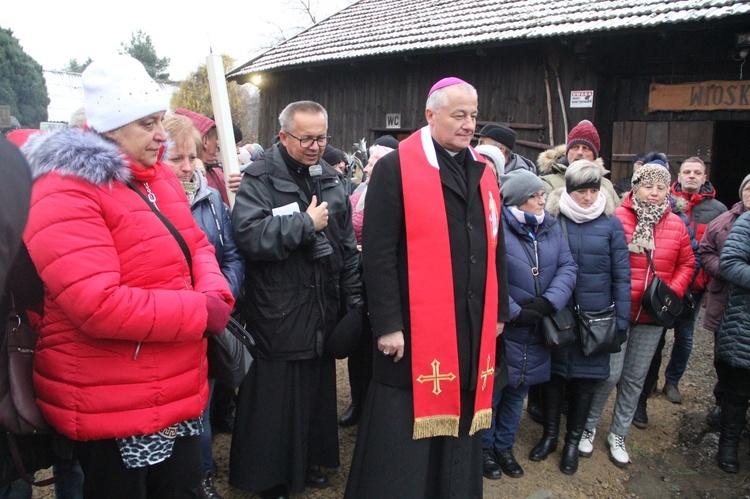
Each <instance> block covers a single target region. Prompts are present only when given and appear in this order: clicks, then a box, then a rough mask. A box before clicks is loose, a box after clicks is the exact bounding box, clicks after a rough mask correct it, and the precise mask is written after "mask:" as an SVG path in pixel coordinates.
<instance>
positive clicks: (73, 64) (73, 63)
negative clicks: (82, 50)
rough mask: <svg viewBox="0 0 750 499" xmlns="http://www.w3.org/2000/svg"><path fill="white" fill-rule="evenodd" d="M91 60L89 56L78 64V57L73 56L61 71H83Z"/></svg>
mask: <svg viewBox="0 0 750 499" xmlns="http://www.w3.org/2000/svg"><path fill="white" fill-rule="evenodd" d="M92 62H93V61H92V60H91V57H89V58H88V59H86V61H85V62H84V63H83V64H79V63H78V59H75V58H74V59H71V60H69V61H68V65H67V66H66V67H65V68H63V71H69V72H71V73H83V70H84V69H86V68H87V67H88V65H89V64H91V63H92Z"/></svg>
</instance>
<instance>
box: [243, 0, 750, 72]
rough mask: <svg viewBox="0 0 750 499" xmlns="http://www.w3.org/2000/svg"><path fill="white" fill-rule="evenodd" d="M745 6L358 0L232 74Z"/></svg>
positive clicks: (723, 2)
mask: <svg viewBox="0 0 750 499" xmlns="http://www.w3.org/2000/svg"><path fill="white" fill-rule="evenodd" d="M748 13H750V0H637V1H633V0H360V1H359V2H356V3H354V4H352V5H350V6H348V7H346V8H345V9H343V10H341V11H339V12H338V13H336V14H334V15H332V16H331V17H329V18H327V19H325V20H323V21H321V22H319V23H318V24H316V25H314V26H312V27H310V28H308V29H307V30H305V31H303V32H302V33H299V34H298V35H296V36H295V37H293V38H291V39H289V40H287V41H285V42H283V43H281V44H279V45H277V46H275V47H273V48H272V49H270V50H268V51H266V52H265V53H263V54H261V55H260V56H258V57H255V58H254V59H252V60H250V61H248V62H246V63H244V64H242V65H240V66H238V67H237V68H236V69H234V70H233V71H231V72H230V73H229V76H230V77H232V76H240V75H244V74H249V73H256V72H261V71H268V70H273V69H281V68H290V67H294V66H298V67H299V66H308V65H311V64H320V63H325V62H333V61H345V60H352V59H358V58H364V57H378V56H380V57H382V56H387V55H391V54H401V53H403V54H406V53H409V52H415V51H425V50H434V49H449V48H451V47H460V46H472V45H483V44H491V43H495V44H496V43H502V42H506V41H520V40H524V39H542V38H550V37H556V36H569V35H576V34H582V33H594V32H606V31H614V30H622V29H629V28H644V27H656V26H659V25H661V24H665V23H669V24H674V23H684V22H690V21H701V20H713V19H719V18H724V17H728V16H736V15H741V14H748Z"/></svg>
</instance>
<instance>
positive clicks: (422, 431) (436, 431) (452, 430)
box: [412, 415, 459, 440]
mask: <svg viewBox="0 0 750 499" xmlns="http://www.w3.org/2000/svg"><path fill="white" fill-rule="evenodd" d="M458 419H459V418H458V416H448V415H443V416H427V417H424V418H417V419H415V420H414V434H413V435H412V439H413V440H417V439H420V438H430V437H457V436H458Z"/></svg>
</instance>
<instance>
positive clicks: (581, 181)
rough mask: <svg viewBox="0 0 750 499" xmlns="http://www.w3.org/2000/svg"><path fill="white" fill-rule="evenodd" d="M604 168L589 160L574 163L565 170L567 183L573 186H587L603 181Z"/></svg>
mask: <svg viewBox="0 0 750 499" xmlns="http://www.w3.org/2000/svg"><path fill="white" fill-rule="evenodd" d="M602 173H603V172H602V167H601V166H600V165H599V164H597V163H594V162H593V161H589V160H587V159H579V160H578V161H573V163H571V165H570V166H569V167H568V168H567V170H565V181H566V183H568V184H572V185H585V184H591V183H595V182H601V180H602Z"/></svg>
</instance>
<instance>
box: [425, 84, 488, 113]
mask: <svg viewBox="0 0 750 499" xmlns="http://www.w3.org/2000/svg"><path fill="white" fill-rule="evenodd" d="M451 87H458V88H459V89H461V90H463V91H464V92H466V93H468V94H471V95H472V96H473V97H474V98H477V89H476V88H474V87H473V86H472V85H471V84H469V83H459V84H457V85H448V86H447V87H443V88H441V89H439V90H435V91H434V92H432V94H431V95H430V96H429V97H427V102H426V103H425V105H424V107H425V109H429V110H431V111H432V112H433V113H439V112H440V110H441V109H443V107H445V106H446V105H447V104H448V96H447V95H446V94H445V89H446V88H451Z"/></svg>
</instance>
